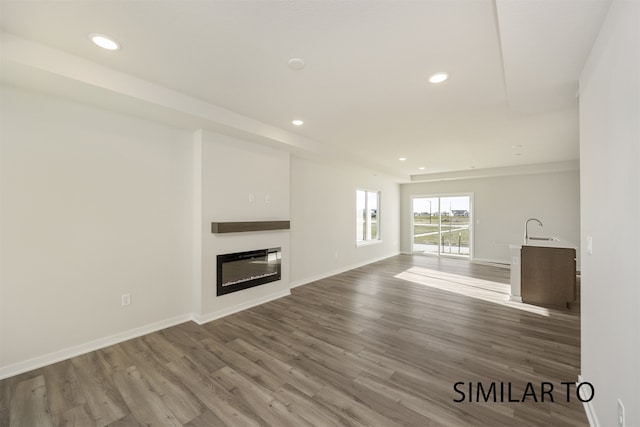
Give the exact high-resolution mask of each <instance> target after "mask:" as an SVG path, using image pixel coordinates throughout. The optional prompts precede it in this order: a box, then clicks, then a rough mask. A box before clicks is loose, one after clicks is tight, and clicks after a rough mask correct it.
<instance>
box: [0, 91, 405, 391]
mask: <svg viewBox="0 0 640 427" xmlns="http://www.w3.org/2000/svg"><path fill="white" fill-rule="evenodd" d="M0 90H1V93H0V95H1V101H2V103H1V106H0V108H1V110H0V116H1V117H2V128H1V132H2V133H1V135H0V136H1V138H0V142H1V145H0V149H1V152H0V153H1V155H0V173H1V175H0V177H1V185H0V190H1V192H0V208H1V209H0V213H1V219H0V226H1V228H0V232H1V233H0V234H1V239H0V242H1V247H0V248H1V253H0V378H2V377H6V376H11V375H14V374H16V373H19V372H24V371H27V370H30V369H34V368H36V367H39V366H43V365H46V364H48V363H52V362H54V361H57V360H62V359H65V358H68V357H71V356H73V355H76V354H80V353H83V352H86V351H90V350H93V349H96V348H100V347H103V346H105V345H110V344H112V343H115V342H119V341H122V340H124V339H128V338H131V337H132V336H136V335H141V334H143V333H147V332H150V331H152V330H157V329H161V328H163V327H166V326H170V325H172V324H175V323H179V322H183V321H186V320H189V319H192V318H194V319H195V320H197V321H201V322H203V321H208V320H211V319H214V318H217V317H221V316H222V315H225V314H229V313H231V312H234V311H237V310H240V309H243V308H246V307H248V306H251V305H255V304H258V303H260V302H263V301H266V300H269V299H272V298H276V297H279V296H283V295H286V294H288V293H289V288H290V286H291V285H292V284H293V285H300V284H303V283H307V282H309V281H312V280H314V279H317V278H319V277H325V276H328V275H330V274H331V273H335V272H339V271H344V270H346V269H348V268H351V267H353V266H359V265H363V264H367V263H369V262H372V261H374V260H376V259H380V258H384V257H388V256H391V255H393V254H396V253H398V252H399V221H400V220H399V201H400V197H399V186H398V184H396V183H394V182H393V181H392V180H390V179H387V178H383V177H378V176H374V174H373V173H372V172H370V171H366V170H360V169H358V168H354V167H351V166H349V165H341V166H337V165H331V164H329V163H326V162H320V161H311V160H303V159H301V158H297V157H293V158H292V157H291V155H290V154H289V152H288V151H286V150H279V149H275V148H272V147H265V146H261V145H259V144H255V143H250V142H247V141H243V140H239V139H237V138H231V137H227V136H224V135H220V134H216V133H211V132H205V131H198V132H195V133H193V132H187V131H182V130H178V129H175V128H171V127H167V126H164V125H160V124H156V123H153V122H149V121H146V120H143V119H138V118H134V117H131V116H128V115H124V114H119V113H115V112H111V111H107V110H103V109H100V108H95V107H92V106H89V105H85V104H81V103H78V102H75V101H70V100H65V99H62V98H59V97H52V96H48V95H43V94H39V93H35V92H30V91H26V90H24V89H19V88H16V87H11V86H0ZM356 188H369V189H374V190H380V191H382V200H381V203H382V207H381V218H380V220H381V221H382V224H381V234H382V237H383V242H382V243H380V244H375V245H371V246H365V247H359V248H357V247H356V245H355V219H356V218H355V190H356ZM250 193H251V194H253V195H254V201H253V202H250V200H249V194H250ZM267 194H268V195H269V199H270V201H269V202H268V203H267V202H266V196H267ZM287 219H290V220H291V223H292V229H291V230H290V231H282V230H280V231H269V232H255V233H233V234H229V235H214V234H212V233H211V222H212V221H243V220H246V221H253V220H287ZM278 246H279V247H281V248H282V251H283V277H282V280H280V281H278V282H273V283H269V284H265V285H263V286H259V287H255V288H251V289H247V290H244V291H241V292H236V293H233V294H229V295H225V296H222V297H217V296H216V277H215V275H216V264H215V263H216V255H217V254H220V253H228V252H236V251H243V250H249V249H257V248H266V247H278ZM125 293H130V294H131V305H129V306H127V307H122V306H121V295H122V294H125Z"/></svg>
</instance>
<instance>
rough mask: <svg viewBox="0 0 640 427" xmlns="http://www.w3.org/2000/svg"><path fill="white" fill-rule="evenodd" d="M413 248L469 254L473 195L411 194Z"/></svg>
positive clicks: (420, 251) (435, 252)
mask: <svg viewBox="0 0 640 427" xmlns="http://www.w3.org/2000/svg"><path fill="white" fill-rule="evenodd" d="M411 200H412V205H413V216H412V223H413V227H412V229H413V252H414V253H425V254H433V255H446V256H456V257H462V258H469V257H470V255H471V249H472V236H473V232H472V225H473V223H472V221H471V216H472V206H473V200H472V195H471V194H469V195H466V194H460V195H451V196H433V197H421V196H413V197H412V198H411Z"/></svg>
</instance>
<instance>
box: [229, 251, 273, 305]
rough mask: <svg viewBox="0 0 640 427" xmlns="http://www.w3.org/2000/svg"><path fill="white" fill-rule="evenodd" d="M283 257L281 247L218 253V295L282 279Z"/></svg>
mask: <svg viewBox="0 0 640 427" xmlns="http://www.w3.org/2000/svg"><path fill="white" fill-rule="evenodd" d="M281 259H282V251H281V248H270V249H258V250H254V251H248V252H236V253H232V254H223V255H218V257H217V260H218V282H217V288H216V291H217V295H218V296H220V295H225V294H229V293H231V292H236V291H241V290H243V289H247V288H252V287H254V286H258V285H263V284H265V283H269V282H275V281H276V280H280V279H281V278H282V270H281V266H280V264H281Z"/></svg>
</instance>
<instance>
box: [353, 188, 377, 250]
mask: <svg viewBox="0 0 640 427" xmlns="http://www.w3.org/2000/svg"><path fill="white" fill-rule="evenodd" d="M360 191H363V192H364V193H365V194H364V203H365V208H364V209H365V212H366V216H365V225H366V226H365V233H366V235H365V238H364V240H359V233H358V227H359V226H360V225H361V224H360V223H359V221H358V215H357V214H358V206H357V200H358V192H360ZM370 193H375V194H376V195H377V199H378V207H377V208H376V224H377V226H376V227H377V236H376V238H375V239H373V238H372V237H371V208H369V194H370ZM381 200H382V191H380V190H370V189H366V188H356V246H367V245H375V244H378V243H382V237H381V236H382V234H381V227H380V223H381V220H380V218H381V209H380V206H381Z"/></svg>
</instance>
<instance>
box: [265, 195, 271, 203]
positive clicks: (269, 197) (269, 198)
mask: <svg viewBox="0 0 640 427" xmlns="http://www.w3.org/2000/svg"><path fill="white" fill-rule="evenodd" d="M264 202H265V203H271V194H268V193H267V194H265V196H264Z"/></svg>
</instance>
